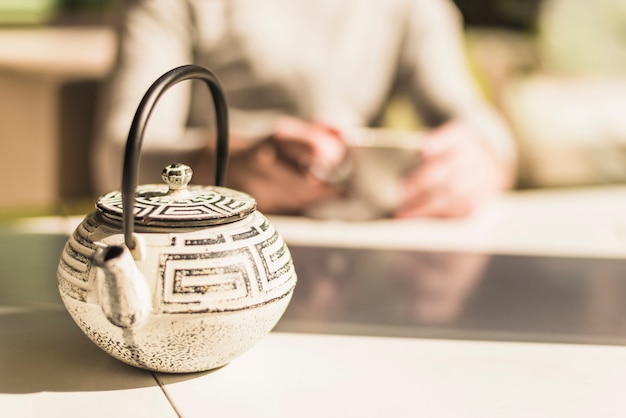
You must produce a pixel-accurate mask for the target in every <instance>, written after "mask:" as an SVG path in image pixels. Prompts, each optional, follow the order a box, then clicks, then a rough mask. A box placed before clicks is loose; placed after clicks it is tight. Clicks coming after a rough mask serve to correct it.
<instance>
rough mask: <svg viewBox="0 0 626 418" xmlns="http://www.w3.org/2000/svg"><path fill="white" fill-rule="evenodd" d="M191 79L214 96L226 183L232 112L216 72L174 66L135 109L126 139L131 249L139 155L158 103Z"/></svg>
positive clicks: (125, 197)
mask: <svg viewBox="0 0 626 418" xmlns="http://www.w3.org/2000/svg"><path fill="white" fill-rule="evenodd" d="M191 79H199V80H202V81H204V82H205V83H206V85H207V87H208V88H209V90H210V92H211V95H212V97H213V102H214V105H215V120H216V129H217V147H216V155H215V157H216V164H215V184H216V185H217V186H221V185H222V183H223V182H224V177H225V175H226V164H227V161H228V111H227V107H226V99H225V97H224V93H223V91H222V87H221V85H220V82H219V80H218V79H217V77H216V76H215V74H213V72H211V71H210V70H208V69H206V68H204V67H200V66H198V65H183V66H180V67H177V68H174V69H172V70H170V71H168V72H166V73H165V74H163V75H162V76H161V77H159V78H158V79H157V80H156V81H155V82H154V83H153V84H152V85H151V86H150V88H149V89H148V91H147V92H146V93H145V94H144V96H143V98H142V99H141V102H140V103H139V106H138V108H137V111H136V112H135V116H134V118H133V122H132V124H131V127H130V131H129V133H128V140H127V141H126V150H125V153H124V169H123V172H122V214H123V218H122V227H123V229H124V242H125V243H126V246H127V247H128V248H130V249H134V248H135V240H134V238H133V233H134V232H135V223H134V206H135V191H136V189H137V174H138V167H139V154H140V153H141V145H142V143H143V136H144V132H145V130H146V126H147V124H148V120H149V119H150V115H151V114H152V111H153V109H154V107H155V105H156V103H157V102H158V100H159V98H160V97H161V95H162V94H163V93H165V91H166V90H168V89H169V88H170V87H172V86H174V85H175V84H178V83H180V82H181V81H185V80H191Z"/></svg>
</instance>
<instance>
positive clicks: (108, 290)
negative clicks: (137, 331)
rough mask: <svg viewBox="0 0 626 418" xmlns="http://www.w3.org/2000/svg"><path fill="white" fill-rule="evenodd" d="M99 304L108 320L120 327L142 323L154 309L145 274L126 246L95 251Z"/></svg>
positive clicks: (131, 326) (133, 326) (135, 325)
mask: <svg viewBox="0 0 626 418" xmlns="http://www.w3.org/2000/svg"><path fill="white" fill-rule="evenodd" d="M94 262H95V264H96V265H97V266H98V267H100V268H101V269H102V271H103V272H104V275H98V294H99V297H100V306H101V307H102V311H103V312H104V315H105V316H106V317H107V319H108V320H109V322H111V323H112V324H113V325H116V326H118V327H120V328H136V327H138V326H140V325H141V324H143V322H144V321H145V320H146V318H147V317H148V315H149V314H150V311H151V309H152V306H151V305H152V304H151V297H150V290H149V288H148V283H147V282H146V279H145V278H144V276H143V274H142V273H141V272H140V271H139V269H138V268H137V266H136V265H135V260H134V259H133V256H132V254H131V253H130V250H129V249H128V248H127V247H125V246H116V245H113V246H109V247H105V248H101V249H99V250H98V251H96V254H95V255H94Z"/></svg>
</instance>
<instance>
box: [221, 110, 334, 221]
mask: <svg viewBox="0 0 626 418" xmlns="http://www.w3.org/2000/svg"><path fill="white" fill-rule="evenodd" d="M233 149H234V150H235V151H234V152H233V153H232V156H231V158H230V161H229V169H228V175H227V185H228V186H229V187H232V188H234V189H237V190H241V191H244V192H246V193H248V194H250V195H251V196H253V197H254V198H255V199H256V201H257V207H258V208H259V210H261V211H262V212H265V213H274V214H296V213H300V212H302V211H303V210H304V209H306V208H308V207H309V206H311V205H312V204H314V203H316V202H319V201H321V200H323V199H326V198H329V197H331V196H334V195H336V194H338V193H339V190H338V189H337V188H335V187H334V186H332V185H330V184H328V183H327V182H325V181H324V180H323V178H322V176H321V174H323V173H324V172H325V171H326V170H330V169H332V167H333V166H334V165H336V164H339V163H340V162H341V161H342V160H343V158H344V155H345V152H346V150H345V146H344V145H343V142H342V141H341V140H340V135H339V133H338V132H336V131H334V130H333V129H331V128H328V127H326V126H324V125H321V124H317V123H311V122H306V121H303V120H300V119H296V118H292V117H283V118H281V119H279V120H278V121H277V122H276V124H275V127H274V131H273V133H272V135H271V136H270V137H269V138H267V139H266V140H264V141H262V142H260V143H259V144H257V145H255V146H254V147H252V148H249V149H243V150H237V149H236V147H235V148H233Z"/></svg>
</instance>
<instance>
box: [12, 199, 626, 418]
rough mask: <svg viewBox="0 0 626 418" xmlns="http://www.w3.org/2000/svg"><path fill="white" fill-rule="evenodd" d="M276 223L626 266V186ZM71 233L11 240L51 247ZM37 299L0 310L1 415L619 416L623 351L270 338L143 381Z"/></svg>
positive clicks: (311, 236) (67, 224)
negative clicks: (484, 204)
mask: <svg viewBox="0 0 626 418" xmlns="http://www.w3.org/2000/svg"><path fill="white" fill-rule="evenodd" d="M272 220H273V222H274V223H275V224H276V225H277V227H278V229H279V230H280V232H281V233H282V234H283V236H284V237H285V238H286V240H287V242H288V243H293V244H306V245H328V244H333V245H337V246H346V247H352V246H355V245H357V246H365V247H371V248H384V247H398V248H416V249H435V250H437V249H453V250H458V249H461V250H464V249H477V250H487V251H492V252H500V253H505V254H506V253H509V254H554V255H560V256H572V257H579V256H585V257H604V258H606V257H608V258H615V259H621V258H624V257H625V256H626V188H625V187H607V188H598V189H590V190H560V191H541V192H523V193H521V192H518V193H512V194H511V195H508V196H505V197H503V198H502V199H500V200H498V201H496V202H494V203H493V205H491V206H490V207H488V208H486V209H485V210H484V211H482V212H481V213H479V214H477V215H476V216H474V217H472V218H470V219H466V220H463V221H445V222H443V221H423V220H422V221H417V220H416V221H403V222H394V221H376V222H370V223H343V222H337V221H311V220H302V219H295V218H280V217H276V218H272ZM78 221H79V220H78V219H62V218H55V219H31V220H25V221H23V222H18V223H16V224H15V225H14V226H13V228H14V229H17V230H19V231H20V232H21V233H25V234H27V233H29V232H36V233H49V234H51V235H53V234H55V233H67V232H68V231H71V230H72V229H73V227H74V226H75V225H76V223H77V222H78ZM9 253H10V251H9ZM9 257H10V256H9V255H6V256H5V258H2V256H0V262H2V263H4V264H6V263H7V262H10V261H11V260H8V259H7V258H9ZM3 268H6V267H4V266H3V265H2V264H0V273H3V274H4V273H5V271H3V270H2V269H3ZM0 277H2V276H0ZM53 277H54V271H50V277H32V278H30V280H32V281H33V282H32V283H25V285H28V286H38V285H39V284H38V281H43V280H47V281H54V278H53ZM43 287H44V288H46V289H48V290H46V291H47V292H53V290H51V289H53V287H51V285H50V283H47V284H45V285H44V286H43ZM42 292H43V291H42ZM22 293H24V292H22ZM17 299H20V298H19V297H18V298H17ZM34 299H37V300H36V301H35V302H32V301H30V302H29V301H28V300H22V301H21V302H19V303H17V302H16V304H9V303H4V304H1V305H0V321H1V322H0V324H1V325H0V336H2V339H0V415H2V416H7V417H38V416H45V417H49V416H51V417H56V416H58V417H71V416H80V417H83V416H91V417H100V416H102V417H105V416H106V417H111V416H136V417H144V416H146V417H176V416H183V417H208V416H224V417H314V416H315V417H318V416H328V417H352V416H358V417H379V416H389V417H392V416H393V417H395V416H398V417H412V416H428V417H433V416H435V417H441V416H443V417H466V416H469V417H589V416H602V417H623V416H626V397H625V396H624V394H623V392H624V389H623V388H624V386H625V383H626V347H624V346H620V345H612V346H609V345H598V344H586V345H581V344H547V343H520V342H489V341H468V340H463V341H462V340H443V339H441V340H438V339H426V338H384V337H367V336H347V335H321V334H300V333H284V332H273V333H271V334H270V335H268V336H267V337H266V338H265V339H263V340H262V341H261V342H260V343H259V344H258V345H257V346H255V347H254V348H252V349H251V350H250V351H248V352H247V353H245V354H243V355H242V356H241V357H239V358H237V359H235V360H234V361H232V362H231V363H230V364H228V365H227V366H225V367H223V368H221V369H218V370H214V371H211V372H205V373H197V374H188V375H167V374H152V373H150V372H145V371H142V370H138V369H134V368H132V367H130V366H126V365H124V364H121V363H120V362H118V361H116V360H114V359H112V358H110V357H109V356H108V355H107V354H105V353H103V352H101V351H100V350H99V349H98V348H96V347H95V346H94V345H93V344H92V343H91V342H90V341H89V340H88V339H87V338H86V337H84V336H83V335H82V333H81V332H80V331H79V330H78V329H77V327H76V326H75V325H74V324H73V323H72V322H71V319H70V318H69V316H68V315H67V314H66V313H65V311H64V310H63V307H62V305H60V302H59V301H58V300H57V296H56V295H48V296H46V295H44V296H37V298H34ZM34 299H33V300H34ZM0 300H1V299H0ZM42 301H43V302H42ZM624 331H625V332H626V329H625V330H624Z"/></svg>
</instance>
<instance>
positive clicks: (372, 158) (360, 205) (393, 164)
mask: <svg viewBox="0 0 626 418" xmlns="http://www.w3.org/2000/svg"><path fill="white" fill-rule="evenodd" d="M420 136H421V134H420V133H418V132H405V131H397V130H391V129H382V128H359V129H352V130H348V131H345V132H344V140H345V142H346V145H347V147H348V156H347V160H346V163H345V166H344V167H342V168H341V170H343V171H344V172H345V171H347V170H349V171H348V173H347V174H346V175H345V177H346V179H345V182H346V186H347V194H346V197H344V198H340V199H334V200H332V201H328V202H323V203H321V204H318V205H316V206H315V207H314V208H312V209H311V210H310V211H309V212H308V215H309V216H312V217H317V218H340V219H346V220H365V219H373V218H380V217H384V216H388V215H390V214H391V213H392V212H393V211H394V210H395V209H397V208H398V207H399V206H400V205H401V203H402V180H403V179H404V177H405V176H406V174H407V173H408V172H409V171H410V170H411V169H414V168H415V167H416V166H417V165H418V163H419V157H418V150H419V147H420V143H421V141H420ZM346 166H347V167H346Z"/></svg>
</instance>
